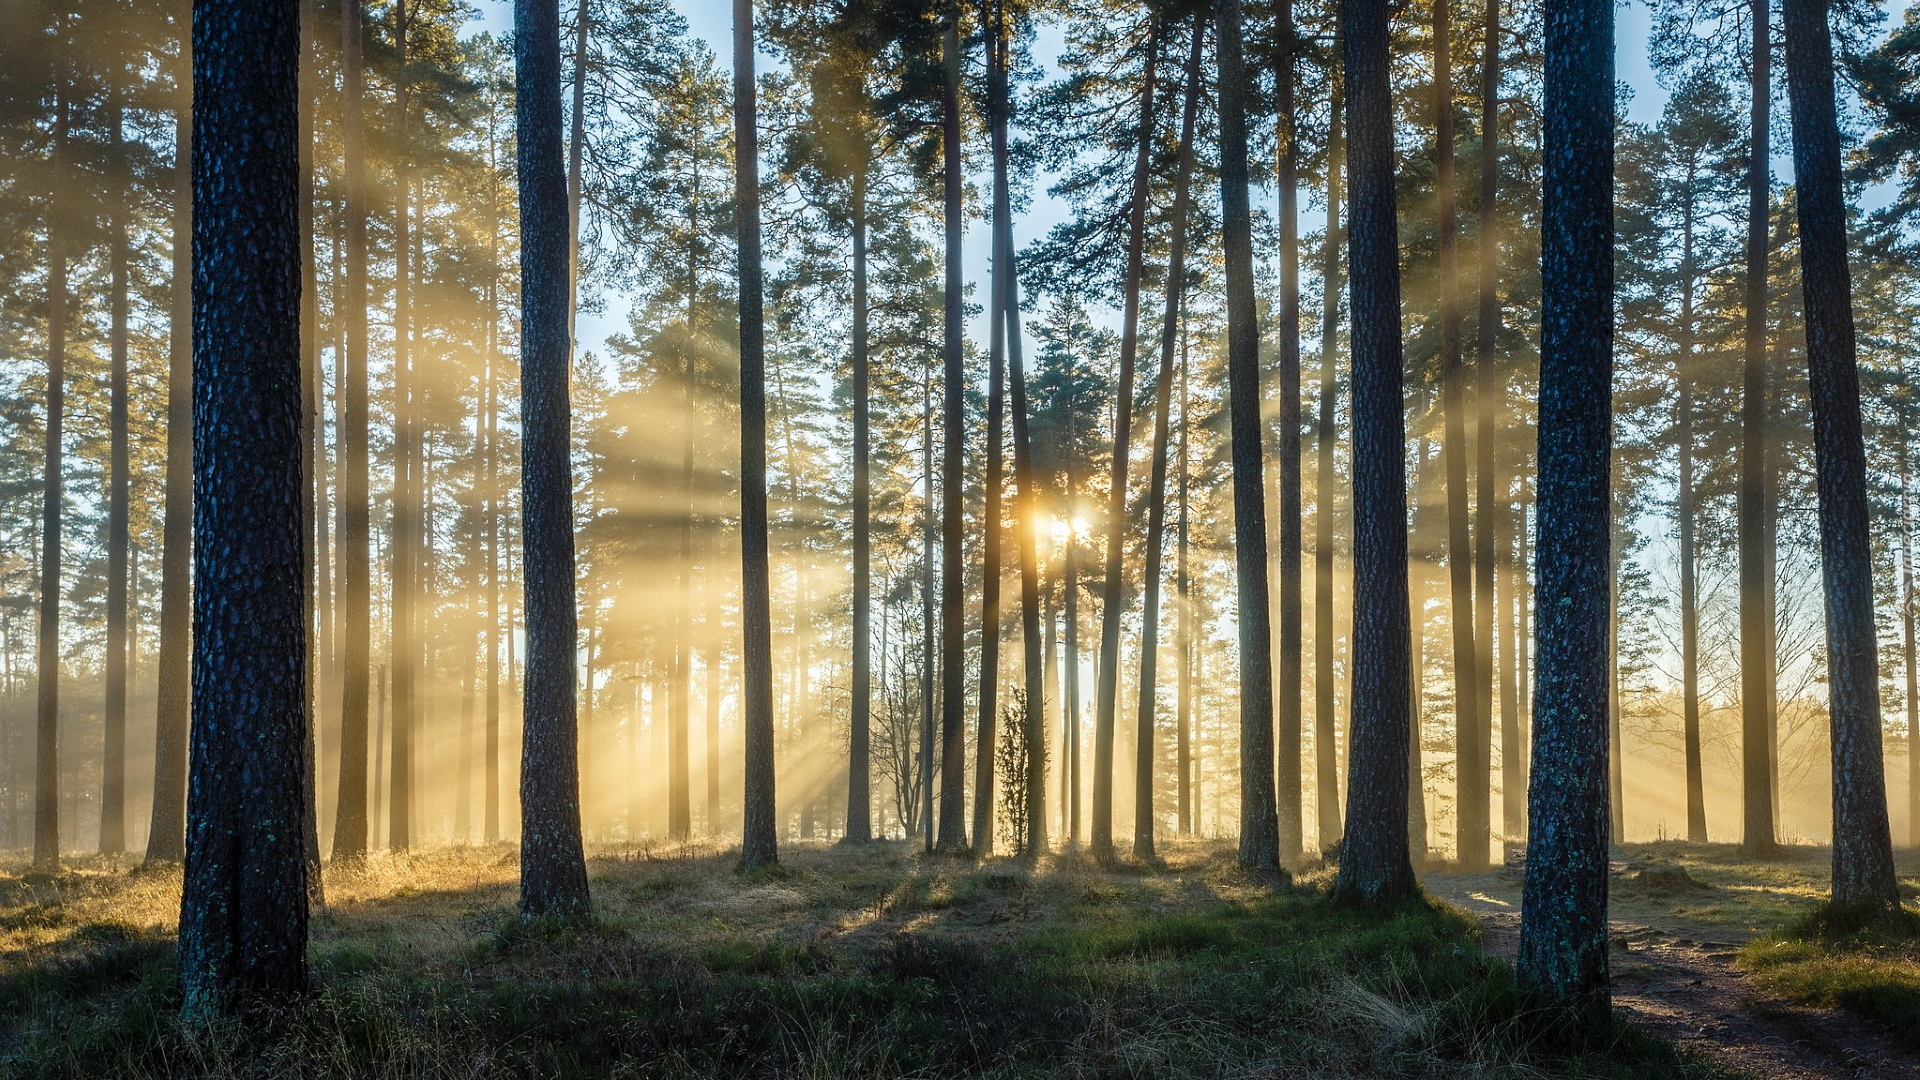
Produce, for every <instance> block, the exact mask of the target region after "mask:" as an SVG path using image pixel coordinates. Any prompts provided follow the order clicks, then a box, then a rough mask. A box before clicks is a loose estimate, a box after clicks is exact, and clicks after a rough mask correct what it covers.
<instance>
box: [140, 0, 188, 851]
mask: <svg viewBox="0 0 1920 1080" xmlns="http://www.w3.org/2000/svg"><path fill="white" fill-rule="evenodd" d="M173 7H174V11H175V15H176V17H177V18H178V19H179V24H180V29H181V34H182V37H181V41H180V44H179V49H180V51H179V54H178V56H177V58H176V61H175V63H176V65H177V66H176V68H175V70H174V80H175V84H174V95H175V99H174V108H173V134H174V163H173V168H174V185H175V187H174V193H173V222H172V227H173V253H172V254H173V274H172V286H171V288H172V300H173V308H172V311H171V312H170V313H169V318H168V324H167V474H166V520H165V524H164V525H163V526H162V532H161V539H160V542H161V547H162V552H161V556H160V558H161V565H160V663H159V667H160V671H159V680H158V681H159V685H158V687H157V695H156V700H155V702H154V737H153V817H152V820H151V822H150V823H149V825H148V828H147V858H146V861H147V863H148V864H149V865H158V864H162V863H174V862H179V861H181V860H182V859H184V858H186V853H187V852H186V830H187V723H188V716H187V710H188V707H189V702H190V699H191V696H192V681H193V673H192V670H191V660H192V649H193V583H192V580H191V578H190V575H191V573H192V566H193V241H192V230H193V72H192V48H191V46H190V45H189V43H188V40H187V35H188V34H190V32H191V31H190V29H189V24H190V22H191V17H192V16H191V4H190V3H187V2H185V0H181V2H178V3H176V4H174V5H173Z"/></svg>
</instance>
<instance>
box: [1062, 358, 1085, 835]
mask: <svg viewBox="0 0 1920 1080" xmlns="http://www.w3.org/2000/svg"><path fill="white" fill-rule="evenodd" d="M1069 386H1071V381H1069ZM1072 397H1073V392H1072V391H1071V390H1069V391H1068V398H1069V400H1068V403H1067V493H1068V497H1069V498H1072V496H1073V493H1074V492H1076V491H1078V490H1079V481H1080V478H1079V477H1078V476H1077V475H1076V473H1077V472H1078V470H1077V469H1075V468H1074V463H1075V460H1076V458H1077V457H1078V455H1079V442H1078V439H1079V432H1078V431H1077V430H1076V429H1077V427H1078V425H1077V424H1076V423H1075V420H1076V419H1077V415H1078V414H1077V413H1076V411H1075V410H1076V408H1077V406H1078V403H1077V402H1075V401H1073V400H1071V399H1072ZM1078 540H1079V536H1078V534H1077V532H1076V530H1075V529H1074V527H1073V524H1072V523H1071V522H1069V523H1068V527H1067V551H1066V559H1065V562H1066V567H1065V571H1064V572H1063V573H1062V575H1061V577H1062V579H1063V591H1064V592H1065V594H1066V596H1065V598H1064V600H1063V601H1062V607H1063V609H1064V610H1063V611H1062V613H1061V618H1062V619H1064V620H1065V621H1066V633H1065V635H1064V636H1065V638H1066V640H1065V642H1064V643H1063V647H1064V649H1065V654H1064V656H1065V661H1066V669H1067V672H1066V681H1067V685H1066V688H1065V690H1066V698H1067V711H1066V720H1065V724H1064V725H1063V726H1064V727H1065V729H1066V733H1067V745H1066V760H1065V761H1064V762H1063V763H1062V768H1063V769H1065V771H1066V778H1067V824H1066V833H1067V843H1069V844H1072V845H1078V844H1079V843H1080V736H1081V731H1080V727H1081V717H1080V564H1079V562H1078V560H1077V558H1076V556H1077V555H1078V554H1079V551H1078V548H1079V543H1078Z"/></svg>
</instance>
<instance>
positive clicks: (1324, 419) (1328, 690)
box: [1313, 14, 1346, 852]
mask: <svg viewBox="0 0 1920 1080" xmlns="http://www.w3.org/2000/svg"><path fill="white" fill-rule="evenodd" d="M1337 17H1338V16H1337V14H1336V18H1337ZM1343 29H1344V28H1343V27H1341V26H1340V25H1339V24H1338V23H1336V25H1335V30H1334V37H1335V42H1334V48H1333V57H1334V60H1333V62H1334V63H1335V64H1337V63H1339V57H1340V54H1341V53H1342V51H1343V48H1342V45H1341V41H1340V39H1341V38H1342V36H1343ZM1329 81H1330V82H1331V83H1332V84H1333V85H1332V89H1331V94H1332V119H1331V120H1330V121H1329V128H1328V132H1327V231H1326V235H1325V236H1324V238H1323V239H1322V241H1321V245H1320V282H1321V297H1320V403H1319V404H1320V407H1319V417H1318V420H1317V422H1316V423H1315V425H1314V456H1315V460H1316V470H1315V476H1314V496H1313V498H1314V508H1313V527H1314V537H1313V665H1314V668H1313V698H1314V700H1313V755H1314V807H1315V809H1314V814H1315V821H1316V823H1317V825H1318V837H1317V839H1318V842H1319V845H1320V850H1321V851H1322V852H1329V851H1334V850H1337V849H1338V847H1339V846H1340V836H1341V822H1340V762H1339V758H1338V756H1337V754H1336V752H1335V750H1336V742H1337V736H1336V735H1335V733H1334V725H1335V717H1334V675H1333V652H1334V645H1335V642H1334V629H1333V500H1334V494H1335V492H1334V487H1335V480H1334V471H1333V445H1334V441H1335V439H1336V438H1337V437H1338V434H1337V431H1336V429H1335V427H1334V418H1333V412H1334V396H1335V393H1336V381H1335V371H1334V347H1335V345H1336V344H1337V342H1338V338H1339V333H1340V291H1341V284H1342V283H1341V278H1340V274H1341V265H1340V245H1341V239H1342V238H1341V235H1340V201H1341V200H1340V169H1341V167H1342V166H1343V165H1344V163H1345V162H1344V156H1345V152H1344V149H1343V145H1342V135H1343V129H1342V124H1343V123H1344V122H1345V119H1346V111H1345V109H1344V107H1343V105H1342V102H1343V100H1344V90H1345V88H1344V86H1343V84H1342V80H1341V79H1340V77H1339V75H1338V73H1337V72H1335V73H1334V74H1333V75H1332V77H1331V78H1330V79H1329Z"/></svg>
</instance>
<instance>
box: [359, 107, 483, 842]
mask: <svg viewBox="0 0 1920 1080" xmlns="http://www.w3.org/2000/svg"><path fill="white" fill-rule="evenodd" d="M497 145H498V143H497V141H496V139H495V133H494V128H493V113H492V110H491V108H489V110H488V115H487V176H488V181H487V215H488V219H487V225H488V231H487V249H488V250H487V266H488V277H487V356H486V368H485V371H484V372H483V374H482V375H481V378H482V380H483V382H484V385H485V395H486V397H485V402H484V404H483V406H482V411H483V413H484V414H485V419H484V420H483V421H482V422H481V438H482V441H481V447H482V449H481V460H482V462H483V464H482V473H481V475H482V477H483V479H482V481H481V483H482V485H483V486H484V488H485V491H484V495H485V499H486V501H485V503H484V504H483V506H484V508H483V517H484V523H483V525H482V531H483V532H484V533H485V535H486V538H487V564H486V565H487V632H486V637H485V639H484V640H485V644H486V649H487V703H486V711H487V721H486V724H487V750H486V759H487V760H486V776H485V777H484V778H483V783H485V784H486V794H485V795H484V796H483V798H482V800H481V801H482V803H483V805H484V807H485V810H484V813H485V824H484V825H483V831H482V833H481V836H482V837H483V838H484V839H485V840H486V842H487V843H489V844H491V843H493V842H494V841H496V840H498V839H500V637H501V634H500V516H501V509H502V507H501V504H502V502H503V501H504V500H503V498H502V496H503V495H504V494H505V493H504V492H502V491H501V490H500V367H499V364H500V298H499V287H498V280H499V278H498V274H499V271H498V269H497V268H498V267H499V265H500V190H499V188H500V180H499V176H500V172H499V168H498V165H497V163H496V161H495V159H494V150H495V147H496V146H497ZM362 753H363V756H364V751H363V752H362Z"/></svg>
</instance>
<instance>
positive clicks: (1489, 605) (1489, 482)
mask: <svg viewBox="0 0 1920 1080" xmlns="http://www.w3.org/2000/svg"><path fill="white" fill-rule="evenodd" d="M1500 3H1501V0H1487V18H1486V37H1485V40H1484V41H1483V42H1482V44H1481V54H1480V236H1479V244H1478V248H1479V251H1478V254H1479V257H1480V258H1479V262H1480V286H1479V288H1480V295H1479V300H1480V316H1479V326H1478V330H1479V335H1478V342H1477V348H1476V355H1475V358H1474V376H1475V382H1476V383H1477V387H1476V389H1477V391H1478V396H1479V408H1478V409H1477V410H1476V414H1477V421H1478V430H1477V433H1476V435H1475V442H1476V444H1477V445H1476V449H1477V450H1478V457H1479V462H1478V464H1477V465H1476V466H1475V472H1474V481H1475V484H1476V495H1475V499H1474V524H1475V528H1474V549H1473V559H1474V563H1473V575H1474V577H1473V616H1474V623H1473V641H1474V673H1475V674H1476V675H1477V676H1478V677H1479V680H1480V681H1479V695H1478V696H1479V703H1480V745H1481V746H1482V747H1483V748H1485V749H1486V750H1487V751H1488V753H1487V765H1488V766H1489V767H1491V765H1492V757H1493V755H1492V739H1493V678H1494V675H1493V664H1494V656H1493V639H1494V626H1495V624H1496V623H1497V622H1499V620H1498V619H1497V618H1496V617H1495V612H1494V605H1495V603H1496V599H1495V578H1496V577H1497V576H1498V574H1499V569H1498V568H1499V562H1500V554H1499V553H1500V552H1501V551H1502V548H1501V544H1502V543H1503V542H1504V541H1503V540H1502V538H1501V536H1500V524H1501V522H1502V521H1503V520H1504V518H1505V515H1506V512H1507V511H1506V507H1505V505H1504V504H1503V503H1502V502H1501V499H1500V481H1499V451H1498V443H1497V439H1498V438H1499V436H1498V434H1497V429H1498V426H1499V421H1500V405H1501V402H1502V399H1504V398H1505V396H1506V386H1505V385H1504V384H1503V383H1502V381H1501V378H1500V358H1499V336H1500V297H1499V292H1498V289H1499V280H1500V278H1499V274H1500V248H1499V229H1498V220H1497V219H1496V218H1495V216H1494V213H1495V205H1496V202H1497V200H1498V199H1499V194H1500ZM1509 588H1511V583H1509ZM1504 657H1505V653H1504V652H1503V653H1502V658H1503V661H1504ZM1501 694H1502V696H1501V698H1500V709H1501V712H1500V789H1501V811H1502V812H1501V824H1500V835H1501V838H1502V840H1503V841H1504V842H1508V843H1510V842H1512V841H1514V840H1516V839H1518V837H1519V836H1520V833H1521V831H1522V829H1523V823H1524V822H1525V820H1526V816H1527V810H1526V799H1525V796H1524V793H1523V791H1522V789H1521V787H1520V786H1519V785H1516V784H1515V783H1514V782H1513V778H1514V777H1515V776H1516V775H1518V774H1519V773H1520V772H1521V771H1522V770H1523V766H1522V765H1521V764H1520V762H1521V755H1520V753H1519V742H1520V740H1519V738H1518V734H1517V731H1516V728H1517V726H1518V720H1517V714H1516V713H1515V712H1514V711H1513V705H1512V697H1513V694H1512V688H1511V687H1510V686H1506V685H1503V686H1502V688H1501ZM1488 797H1489V798H1491V795H1490V794H1489V796H1488ZM1488 816H1489V817H1491V816H1492V809H1491V807H1489V809H1488ZM1504 850H1505V843H1503V844H1502V851H1504Z"/></svg>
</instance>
